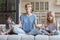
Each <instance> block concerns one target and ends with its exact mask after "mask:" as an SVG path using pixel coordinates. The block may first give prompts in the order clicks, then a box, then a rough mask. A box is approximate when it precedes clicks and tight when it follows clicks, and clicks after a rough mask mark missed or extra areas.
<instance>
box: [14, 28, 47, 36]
mask: <svg viewBox="0 0 60 40" xmlns="http://www.w3.org/2000/svg"><path fill="white" fill-rule="evenodd" d="M13 32H14V33H16V34H18V35H19V34H26V32H25V31H24V30H23V29H22V28H18V27H14V29H13ZM42 33H45V34H47V33H48V32H46V31H45V30H42V29H38V28H35V29H33V30H32V31H30V32H29V33H27V34H30V35H38V34H42Z"/></svg>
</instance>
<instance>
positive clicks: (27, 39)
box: [0, 35, 60, 40]
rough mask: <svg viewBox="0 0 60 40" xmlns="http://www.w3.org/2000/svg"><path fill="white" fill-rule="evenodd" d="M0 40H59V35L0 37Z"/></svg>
mask: <svg viewBox="0 0 60 40" xmlns="http://www.w3.org/2000/svg"><path fill="white" fill-rule="evenodd" d="M0 40H60V35H55V36H47V35H36V36H32V35H0Z"/></svg>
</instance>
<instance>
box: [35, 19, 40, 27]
mask: <svg viewBox="0 0 60 40" xmlns="http://www.w3.org/2000/svg"><path fill="white" fill-rule="evenodd" d="M34 24H35V27H36V28H40V26H38V24H37V20H35V22H34Z"/></svg>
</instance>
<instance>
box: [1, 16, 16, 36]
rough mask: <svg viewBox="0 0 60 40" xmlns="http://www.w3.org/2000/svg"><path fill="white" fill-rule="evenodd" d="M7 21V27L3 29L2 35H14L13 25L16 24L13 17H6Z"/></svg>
mask: <svg viewBox="0 0 60 40" xmlns="http://www.w3.org/2000/svg"><path fill="white" fill-rule="evenodd" d="M5 21H6V26H4V27H1V29H2V30H1V35H5V34H13V31H12V30H13V24H15V23H14V22H13V21H12V19H11V17H10V16H8V15H6V17H5Z"/></svg>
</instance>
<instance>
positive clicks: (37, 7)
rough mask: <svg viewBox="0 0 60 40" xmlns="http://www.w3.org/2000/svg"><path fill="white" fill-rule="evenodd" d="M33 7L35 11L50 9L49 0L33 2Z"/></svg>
mask: <svg viewBox="0 0 60 40" xmlns="http://www.w3.org/2000/svg"><path fill="white" fill-rule="evenodd" d="M31 4H32V8H33V10H34V11H42V12H44V11H48V10H49V3H48V2H31Z"/></svg>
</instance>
